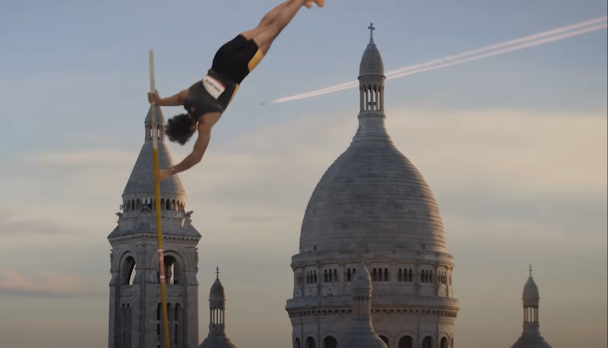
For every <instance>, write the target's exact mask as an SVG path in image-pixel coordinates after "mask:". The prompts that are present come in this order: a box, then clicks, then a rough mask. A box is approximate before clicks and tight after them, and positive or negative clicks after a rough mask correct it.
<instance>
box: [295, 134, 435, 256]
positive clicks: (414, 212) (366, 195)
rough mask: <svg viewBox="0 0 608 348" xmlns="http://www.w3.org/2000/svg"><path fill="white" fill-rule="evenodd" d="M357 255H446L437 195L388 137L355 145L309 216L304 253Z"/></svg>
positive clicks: (318, 192) (320, 189)
mask: <svg viewBox="0 0 608 348" xmlns="http://www.w3.org/2000/svg"><path fill="white" fill-rule="evenodd" d="M355 138H357V136H355ZM356 249H410V250H411V249H414V250H416V249H426V250H435V251H444V250H445V235H444V231H443V222H442V220H441V216H440V213H439V207H438V205H437V202H436V201H435V198H434V197H433V193H432V192H431V190H430V188H429V186H428V184H427V183H426V181H425V180H424V178H423V177H422V175H421V174H420V172H418V170H417V169H416V167H414V165H413V164H412V163H411V162H410V161H409V160H408V159H407V158H406V157H405V156H404V155H403V154H401V152H399V150H397V149H396V148H395V146H394V145H393V143H392V141H390V138H388V136H387V137H386V138H385V139H381V138H374V139H367V140H365V139H363V140H360V141H353V142H352V143H351V145H350V147H349V148H348V149H347V150H346V151H345V152H344V153H343V154H342V155H341V156H340V157H338V159H337V160H336V161H335V162H334V163H333V164H332V165H331V166H330V167H329V169H328V170H327V171H326V172H325V174H324V175H323V177H322V178H321V181H320V182H319V183H318V184H317V187H316V188H315V190H314V192H313V194H312V197H311V198H310V201H309V202H308V206H307V208H306V213H305V215H304V220H303V223H302V232H301V235H300V252H301V253H302V252H307V251H315V250H318V251H327V250H356Z"/></svg>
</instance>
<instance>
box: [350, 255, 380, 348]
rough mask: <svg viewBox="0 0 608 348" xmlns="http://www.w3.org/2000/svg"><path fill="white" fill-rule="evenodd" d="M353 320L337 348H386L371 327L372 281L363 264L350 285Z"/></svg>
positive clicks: (358, 267) (359, 265)
mask: <svg viewBox="0 0 608 348" xmlns="http://www.w3.org/2000/svg"><path fill="white" fill-rule="evenodd" d="M351 293H352V299H353V318H352V325H351V328H350V331H348V332H347V333H346V335H344V337H342V339H341V340H340V343H339V344H338V348H388V347H387V345H386V344H385V343H384V342H383V341H382V339H381V338H380V336H378V335H377V334H376V332H374V327H373V325H372V281H371V277H370V275H369V272H368V271H367V268H366V267H365V265H364V264H363V263H360V264H358V265H357V267H356V271H355V275H354V279H353V281H352V285H351Z"/></svg>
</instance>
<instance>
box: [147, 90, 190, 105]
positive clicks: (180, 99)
mask: <svg viewBox="0 0 608 348" xmlns="http://www.w3.org/2000/svg"><path fill="white" fill-rule="evenodd" d="M187 96H188V89H185V90H183V91H181V92H179V93H177V94H176V95H173V96H171V97H168V98H161V97H160V96H159V95H158V93H156V92H148V101H149V102H150V103H155V104H156V105H158V106H180V105H183V104H184V100H185V99H186V97H187Z"/></svg>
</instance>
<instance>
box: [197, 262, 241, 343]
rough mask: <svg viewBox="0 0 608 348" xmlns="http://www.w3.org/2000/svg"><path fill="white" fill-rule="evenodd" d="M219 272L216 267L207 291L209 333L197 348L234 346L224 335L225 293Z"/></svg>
mask: <svg viewBox="0 0 608 348" xmlns="http://www.w3.org/2000/svg"><path fill="white" fill-rule="evenodd" d="M219 273H220V270H219V267H218V268H217V270H216V274H217V276H216V278H215V283H213V285H212V286H211V291H209V335H208V336H207V338H206V339H205V340H204V341H203V343H201V345H200V346H199V347H198V348H236V346H235V345H234V343H232V341H230V339H229V338H228V337H227V336H226V321H225V320H226V293H225V291H224V286H223V285H222V282H220V277H219Z"/></svg>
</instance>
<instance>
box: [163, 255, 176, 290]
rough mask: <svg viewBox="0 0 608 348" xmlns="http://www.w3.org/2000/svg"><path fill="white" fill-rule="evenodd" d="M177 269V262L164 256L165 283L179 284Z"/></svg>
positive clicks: (171, 257)
mask: <svg viewBox="0 0 608 348" xmlns="http://www.w3.org/2000/svg"><path fill="white" fill-rule="evenodd" d="M179 273H180V272H179V268H178V264H177V260H176V259H175V257H173V256H170V255H168V256H165V283H166V284H179V276H180V274H179Z"/></svg>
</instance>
